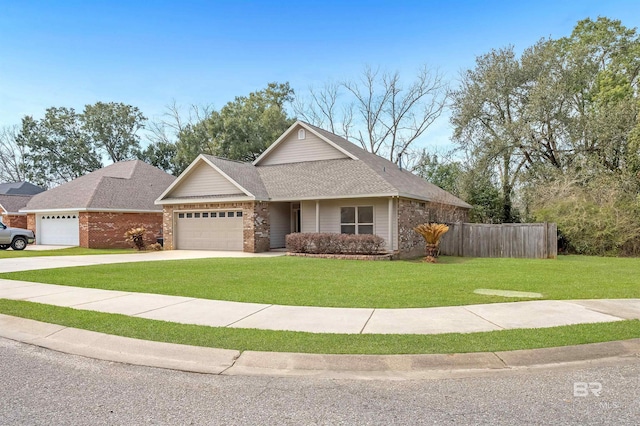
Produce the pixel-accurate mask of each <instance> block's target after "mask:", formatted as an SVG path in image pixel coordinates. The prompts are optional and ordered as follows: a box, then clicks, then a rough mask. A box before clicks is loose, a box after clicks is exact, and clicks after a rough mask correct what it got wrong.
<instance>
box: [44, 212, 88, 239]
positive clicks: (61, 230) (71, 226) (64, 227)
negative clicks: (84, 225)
mask: <svg viewBox="0 0 640 426" xmlns="http://www.w3.org/2000/svg"><path fill="white" fill-rule="evenodd" d="M37 217H38V223H37V224H36V238H37V241H38V244H50V245H57V246H77V245H80V226H79V224H80V221H79V219H78V213H77V212H76V213H74V212H71V213H69V212H67V213H40V214H38V216H37Z"/></svg>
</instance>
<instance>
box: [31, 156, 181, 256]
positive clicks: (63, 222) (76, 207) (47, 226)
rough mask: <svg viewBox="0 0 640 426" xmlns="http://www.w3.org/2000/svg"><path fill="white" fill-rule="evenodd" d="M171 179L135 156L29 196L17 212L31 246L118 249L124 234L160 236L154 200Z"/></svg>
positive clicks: (150, 239) (158, 211) (151, 239)
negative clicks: (138, 230)
mask: <svg viewBox="0 0 640 426" xmlns="http://www.w3.org/2000/svg"><path fill="white" fill-rule="evenodd" d="M174 180H175V177H174V176H171V175H169V174H167V173H165V172H163V171H162V170H160V169H158V168H156V167H153V166H151V165H149V164H146V163H144V162H142V161H139V160H132V161H121V162H118V163H114V164H112V165H110V166H107V167H104V168H102V169H100V170H96V171H94V172H92V173H89V174H87V175H84V176H81V177H79V178H77V179H74V180H72V181H70V182H67V183H64V184H62V185H60V186H57V187H55V188H52V189H50V190H48V191H45V192H42V193H40V194H37V195H35V196H33V197H32V198H31V199H30V200H29V202H28V203H27V205H26V206H25V207H24V208H23V209H21V210H20V212H22V213H25V214H26V215H27V216H26V217H27V224H26V227H27V229H31V230H32V231H34V232H35V234H36V244H50V245H68V246H81V247H86V248H124V247H128V244H127V243H126V242H125V240H124V233H125V232H126V231H127V230H128V229H131V228H133V227H139V226H143V227H145V228H146V229H147V231H148V232H147V240H148V242H150V243H151V242H155V239H156V236H159V235H161V234H162V209H161V208H160V207H158V206H157V205H155V204H154V200H155V199H156V198H158V196H159V195H160V194H161V193H162V192H163V191H164V190H165V189H166V188H167V187H168V186H169V185H170V184H171V183H172V182H173V181H174Z"/></svg>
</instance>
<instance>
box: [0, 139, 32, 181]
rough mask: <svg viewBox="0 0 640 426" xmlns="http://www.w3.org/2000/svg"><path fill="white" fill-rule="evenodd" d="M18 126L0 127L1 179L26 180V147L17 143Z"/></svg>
mask: <svg viewBox="0 0 640 426" xmlns="http://www.w3.org/2000/svg"><path fill="white" fill-rule="evenodd" d="M19 131H20V130H19V127H18V126H4V127H2V128H0V181H2V182H22V181H24V180H25V176H24V171H25V169H26V162H25V159H24V153H25V148H24V146H21V145H20V144H18V143H17V136H18V133H19Z"/></svg>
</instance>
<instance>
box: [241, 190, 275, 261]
mask: <svg viewBox="0 0 640 426" xmlns="http://www.w3.org/2000/svg"><path fill="white" fill-rule="evenodd" d="M251 204H252V206H251V207H252V208H251V210H250V211H249V214H246V213H245V216H244V220H243V228H244V229H243V237H244V251H245V252H248V253H260V252H264V251H269V249H270V247H271V239H270V230H271V226H270V222H269V203H264V202H256V203H251Z"/></svg>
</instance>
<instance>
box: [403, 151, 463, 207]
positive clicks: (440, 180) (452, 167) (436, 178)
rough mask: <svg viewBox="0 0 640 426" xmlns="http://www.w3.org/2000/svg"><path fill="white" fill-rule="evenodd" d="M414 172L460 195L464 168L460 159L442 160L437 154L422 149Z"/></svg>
mask: <svg viewBox="0 0 640 426" xmlns="http://www.w3.org/2000/svg"><path fill="white" fill-rule="evenodd" d="M412 172H413V173H414V174H417V175H418V176H420V177H421V178H423V179H425V180H427V181H429V182H431V183H432V184H434V185H436V186H438V187H440V188H442V189H444V190H445V191H447V192H450V193H451V194H453V195H455V196H458V197H459V196H460V192H461V191H460V189H461V188H460V184H461V179H462V175H463V173H464V170H463V168H462V165H461V164H460V163H459V162H458V161H442V160H440V159H439V158H438V155H437V154H433V155H430V154H429V153H428V152H427V151H426V150H423V151H422V154H421V156H420V160H419V161H418V164H416V166H415V167H414V168H413V170H412Z"/></svg>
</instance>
